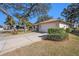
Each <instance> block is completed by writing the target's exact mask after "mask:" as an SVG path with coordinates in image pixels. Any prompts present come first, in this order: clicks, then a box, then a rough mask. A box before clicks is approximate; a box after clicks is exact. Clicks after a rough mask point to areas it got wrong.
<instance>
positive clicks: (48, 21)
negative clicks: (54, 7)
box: [35, 19, 67, 25]
mask: <svg viewBox="0 0 79 59" xmlns="http://www.w3.org/2000/svg"><path fill="white" fill-rule="evenodd" d="M51 22H60V23H65V24H67V23H66V22H64V21H60V20H57V19H50V20H46V21H42V22H39V23H37V24H35V25H39V24H45V23H51Z"/></svg>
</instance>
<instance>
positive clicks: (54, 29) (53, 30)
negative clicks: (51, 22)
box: [48, 28, 64, 34]
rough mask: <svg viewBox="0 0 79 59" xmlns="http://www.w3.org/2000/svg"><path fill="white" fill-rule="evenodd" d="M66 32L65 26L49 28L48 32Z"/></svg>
mask: <svg viewBox="0 0 79 59" xmlns="http://www.w3.org/2000/svg"><path fill="white" fill-rule="evenodd" d="M61 32H64V29H63V28H49V29H48V34H56V33H61Z"/></svg>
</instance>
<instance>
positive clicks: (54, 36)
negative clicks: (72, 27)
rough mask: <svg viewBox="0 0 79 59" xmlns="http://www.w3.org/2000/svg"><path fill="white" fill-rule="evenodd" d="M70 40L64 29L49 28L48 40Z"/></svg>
mask: <svg viewBox="0 0 79 59" xmlns="http://www.w3.org/2000/svg"><path fill="white" fill-rule="evenodd" d="M67 38H68V33H66V32H65V30H64V29H63V28H49V29H48V36H47V39H49V40H55V41H60V40H64V39H67Z"/></svg>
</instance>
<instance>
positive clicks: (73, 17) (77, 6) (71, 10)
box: [61, 3, 79, 26]
mask: <svg viewBox="0 0 79 59" xmlns="http://www.w3.org/2000/svg"><path fill="white" fill-rule="evenodd" d="M61 15H62V16H63V17H65V19H66V21H67V22H68V23H70V24H73V23H75V22H77V23H79V3H72V4H69V5H68V6H67V7H66V8H64V10H63V11H62V13H61ZM71 26H72V25H71Z"/></svg>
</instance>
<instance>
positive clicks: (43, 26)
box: [39, 22, 69, 32]
mask: <svg viewBox="0 0 79 59" xmlns="http://www.w3.org/2000/svg"><path fill="white" fill-rule="evenodd" d="M68 27H69V26H68V25H67V24H64V23H56V22H55V23H45V24H40V25H39V31H40V32H47V31H48V29H49V28H64V29H66V28H68Z"/></svg>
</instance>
